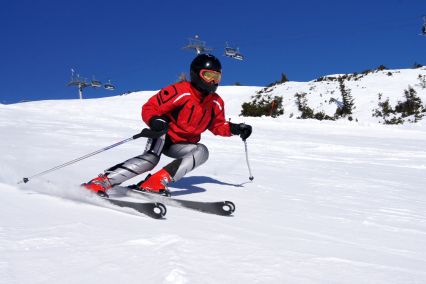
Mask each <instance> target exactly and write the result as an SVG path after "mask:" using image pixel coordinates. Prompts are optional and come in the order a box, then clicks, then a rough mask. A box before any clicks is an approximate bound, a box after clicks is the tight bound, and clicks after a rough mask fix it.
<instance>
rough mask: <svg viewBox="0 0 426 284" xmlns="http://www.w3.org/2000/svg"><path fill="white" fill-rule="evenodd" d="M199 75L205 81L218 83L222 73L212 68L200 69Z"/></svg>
mask: <svg viewBox="0 0 426 284" xmlns="http://www.w3.org/2000/svg"><path fill="white" fill-rule="evenodd" d="M200 77H201V78H203V80H204V81H206V82H207V83H211V82H214V83H215V84H219V83H220V80H221V79H222V74H221V73H220V72H217V71H213V70H208V69H201V71H200Z"/></svg>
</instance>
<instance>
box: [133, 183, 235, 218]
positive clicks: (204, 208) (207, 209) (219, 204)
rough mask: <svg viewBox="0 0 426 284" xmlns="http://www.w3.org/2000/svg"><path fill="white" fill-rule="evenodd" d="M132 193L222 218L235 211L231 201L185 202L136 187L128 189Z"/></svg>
mask: <svg viewBox="0 0 426 284" xmlns="http://www.w3.org/2000/svg"><path fill="white" fill-rule="evenodd" d="M127 188H128V190H129V192H130V193H134V194H136V195H138V196H142V197H144V198H147V199H149V200H152V201H156V202H161V203H163V204H166V205H170V206H175V207H181V208H187V209H191V210H196V211H200V212H204V213H208V214H216V215H221V216H230V215H232V213H234V211H235V204H234V203H233V202H231V201H216V202H205V201H192V200H183V199H177V198H173V197H167V196H162V195H158V194H155V193H148V192H146V191H141V190H137V189H135V188H134V186H129V187H127Z"/></svg>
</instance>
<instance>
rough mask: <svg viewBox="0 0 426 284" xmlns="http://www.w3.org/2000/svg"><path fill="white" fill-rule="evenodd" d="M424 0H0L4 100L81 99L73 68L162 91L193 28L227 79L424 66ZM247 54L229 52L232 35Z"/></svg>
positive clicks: (181, 61) (187, 56)
mask: <svg viewBox="0 0 426 284" xmlns="http://www.w3.org/2000/svg"><path fill="white" fill-rule="evenodd" d="M423 14H426V1H424V0H387V1H385V0H378V1H366V0H358V1H341V0H340V1H307V0H299V1H269V0H263V1H222V0H216V1H144V0H139V1H136V0H135V1H129V0H120V1H114V0H111V1H82V0H76V1H53V0H52V1H43V0H39V1H21V0H1V1H0V33H1V40H0V83H1V89H0V103H14V102H19V101H21V100H40V99H75V98H77V90H76V89H75V88H70V87H66V83H67V81H69V79H70V75H71V74H70V69H71V68H74V69H76V70H77V71H78V73H80V74H81V75H83V76H85V77H88V78H89V79H90V78H91V76H92V75H96V78H97V79H99V80H103V81H105V80H106V79H108V78H110V79H111V80H112V81H113V83H115V84H116V85H117V89H116V90H115V91H112V92H109V91H106V90H92V89H89V88H88V89H86V90H85V96H86V97H88V98H97V97H103V96H109V95H117V94H120V93H123V92H126V91H136V90H156V89H160V88H161V87H163V86H166V85H168V84H170V83H173V82H174V81H176V80H177V77H178V75H179V73H180V72H188V69H189V64H190V62H191V60H192V58H193V57H194V54H195V53H192V52H189V51H184V50H182V49H181V47H182V46H184V45H185V44H186V43H187V39H188V38H189V37H191V36H193V35H195V34H199V35H200V37H201V38H202V39H203V40H205V41H207V44H208V45H209V46H212V47H213V48H215V50H214V51H213V52H212V53H213V54H215V55H216V56H218V57H219V58H220V59H221V61H222V65H223V84H224V85H232V84H234V83H235V82H240V83H241V84H243V85H256V86H264V85H267V84H269V83H271V82H273V81H275V80H278V79H279V78H280V74H281V72H284V73H285V74H287V76H288V78H289V79H290V80H294V81H307V80H312V79H315V78H317V77H319V76H322V75H327V74H332V73H349V72H360V71H363V70H365V69H369V68H374V67H377V66H379V65H380V64H384V65H385V66H387V67H389V68H408V67H411V66H412V65H413V64H414V63H415V62H418V63H422V64H425V65H426V37H421V36H419V35H418V34H419V33H420V29H421V26H422V15H423ZM226 41H227V42H229V43H231V44H233V45H236V46H239V47H240V51H241V52H242V53H243V54H244V55H245V56H246V60H245V61H242V62H240V61H236V60H232V59H229V58H226V57H223V56H222V55H223V48H224V45H225V42H226Z"/></svg>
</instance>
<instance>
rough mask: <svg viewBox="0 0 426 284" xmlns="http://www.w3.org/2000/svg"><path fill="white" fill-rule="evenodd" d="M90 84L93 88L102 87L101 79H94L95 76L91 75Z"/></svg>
mask: <svg viewBox="0 0 426 284" xmlns="http://www.w3.org/2000/svg"><path fill="white" fill-rule="evenodd" d="M90 85H91V86H92V87H93V88H100V87H102V83H101V81H98V80H96V79H95V76H92V81H91V82H90Z"/></svg>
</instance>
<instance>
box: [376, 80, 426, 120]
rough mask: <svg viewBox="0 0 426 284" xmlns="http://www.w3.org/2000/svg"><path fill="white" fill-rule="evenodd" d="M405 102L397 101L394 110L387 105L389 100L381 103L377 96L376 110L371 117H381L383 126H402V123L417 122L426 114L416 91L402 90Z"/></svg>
mask: <svg viewBox="0 0 426 284" xmlns="http://www.w3.org/2000/svg"><path fill="white" fill-rule="evenodd" d="M404 97H405V101H398V103H397V105H396V106H395V108H393V107H392V105H391V104H390V103H389V98H387V99H386V100H385V101H382V94H379V100H378V108H377V109H374V110H373V117H382V118H383V123H384V124H402V123H404V122H417V121H419V120H421V119H422V117H423V116H424V115H425V113H426V108H425V107H424V106H423V102H422V100H421V99H420V97H418V96H417V92H416V90H414V89H413V88H412V87H411V86H408V89H407V90H404Z"/></svg>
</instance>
